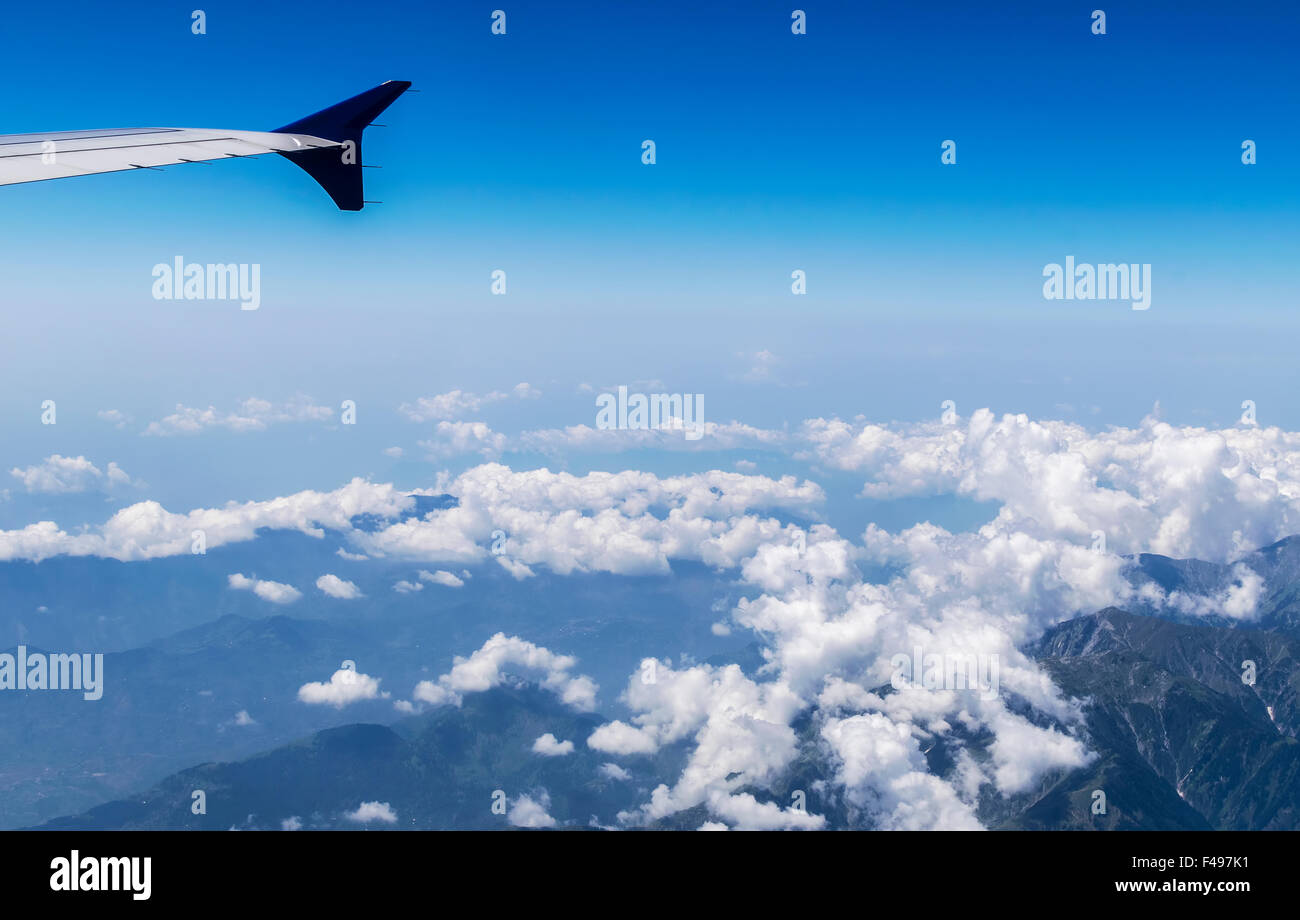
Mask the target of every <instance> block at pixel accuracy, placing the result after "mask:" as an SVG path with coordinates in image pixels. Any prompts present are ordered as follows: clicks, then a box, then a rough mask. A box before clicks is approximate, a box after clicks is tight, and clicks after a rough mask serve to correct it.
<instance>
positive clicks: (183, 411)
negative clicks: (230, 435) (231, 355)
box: [143, 395, 334, 437]
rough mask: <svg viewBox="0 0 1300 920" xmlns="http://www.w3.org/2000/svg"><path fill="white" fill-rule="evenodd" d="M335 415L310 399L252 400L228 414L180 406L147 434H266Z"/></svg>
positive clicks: (241, 404) (328, 408)
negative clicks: (222, 431) (219, 431)
mask: <svg viewBox="0 0 1300 920" xmlns="http://www.w3.org/2000/svg"><path fill="white" fill-rule="evenodd" d="M333 415H334V410H333V409H331V408H330V407H329V406H318V405H316V404H315V403H314V402H313V401H312V400H311V399H310V398H309V397H306V396H301V395H300V396H296V397H294V398H293V399H291V400H289V401H288V402H285V403H280V404H278V405H277V404H275V403H271V402H269V401H267V400H265V399H258V398H256V397H249V398H248V399H245V400H243V401H242V402H241V403H239V404H238V406H237V407H236V408H235V409H233V410H230V411H227V412H220V411H218V410H217V409H216V408H215V407H214V406H208V407H207V408H206V409H198V408H194V407H191V406H183V405H177V406H176V411H175V412H173V413H172V414H171V415H168V416H166V417H164V418H162V419H159V420H158V421H156V422H150V423H149V425H148V427H146V428H145V430H144V432H143V434H145V435H152V436H157V437H167V436H171V435H177V434H198V433H199V432H201V431H204V430H206V429H209V428H224V429H226V430H227V431H235V432H246V431H264V430H266V429H267V428H269V427H270V426H271V425H275V424H279V423H283V422H323V421H328V420H329V419H330V418H332V417H333Z"/></svg>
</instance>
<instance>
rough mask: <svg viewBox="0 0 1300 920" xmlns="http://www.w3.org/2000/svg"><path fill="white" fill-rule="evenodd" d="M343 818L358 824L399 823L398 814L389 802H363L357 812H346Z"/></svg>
mask: <svg viewBox="0 0 1300 920" xmlns="http://www.w3.org/2000/svg"><path fill="white" fill-rule="evenodd" d="M343 817H344V818H346V819H347V820H349V821H355V822H356V823H358V824H373V823H375V822H379V823H381V824H396V823H397V812H395V811H393V807H392V806H391V805H389V804H388V803H387V802H362V803H361V804H360V805H358V806H357V809H356V811H348V812H344V813H343Z"/></svg>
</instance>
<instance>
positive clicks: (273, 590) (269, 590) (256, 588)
mask: <svg viewBox="0 0 1300 920" xmlns="http://www.w3.org/2000/svg"><path fill="white" fill-rule="evenodd" d="M226 581H227V582H228V583H229V584H230V587H232V588H234V589H235V590H236V591H252V592H253V593H254V594H256V595H257V596H258V597H260V598H261V599H262V600H264V601H270V602H271V603H272V604H292V603H293V602H294V601H296V600H298V599H299V598H300V597H302V592H301V591H299V590H298V589H297V588H295V587H294V586H293V585H286V584H284V583H282V582H278V581H264V580H263V579H260V578H249V577H248V576H247V575H242V574H240V573H239V572H235V573H233V574H231V575H230V576H229V577H228V578H227V579H226Z"/></svg>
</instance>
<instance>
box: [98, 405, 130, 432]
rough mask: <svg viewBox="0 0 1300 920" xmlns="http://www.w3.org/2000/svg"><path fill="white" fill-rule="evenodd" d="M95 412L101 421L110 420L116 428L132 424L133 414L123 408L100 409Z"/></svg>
mask: <svg viewBox="0 0 1300 920" xmlns="http://www.w3.org/2000/svg"><path fill="white" fill-rule="evenodd" d="M95 414H96V416H98V417H99V420H100V421H101V422H108V423H109V424H110V425H112V426H113V427H114V428H118V429H121V428H125V427H126V426H127V425H129V424H131V416H130V415H129V414H128V413H126V412H123V411H122V410H121V409H100V410H99V411H98V412H97V413H95Z"/></svg>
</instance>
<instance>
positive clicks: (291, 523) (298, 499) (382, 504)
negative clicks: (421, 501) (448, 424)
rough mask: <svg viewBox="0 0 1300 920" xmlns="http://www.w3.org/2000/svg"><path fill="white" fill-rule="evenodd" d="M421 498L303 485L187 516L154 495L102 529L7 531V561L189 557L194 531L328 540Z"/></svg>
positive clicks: (234, 537)
mask: <svg viewBox="0 0 1300 920" xmlns="http://www.w3.org/2000/svg"><path fill="white" fill-rule="evenodd" d="M413 503H414V499H413V498H412V497H411V496H410V495H409V494H407V493H405V492H401V491H399V490H398V489H396V488H394V487H393V486H392V485H391V484H384V485H377V484H374V483H370V482H366V481H365V480H362V479H354V480H352V482H351V483H349V484H348V485H346V486H343V487H342V488H339V489H335V490H334V491H332V492H315V491H311V490H308V491H304V492H297V493H295V494H293V495H287V496H282V497H279V498H274V499H271V500H269V501H261V502H244V503H242V504H240V503H237V502H230V503H228V504H227V505H225V506H224V507H221V508H199V509H196V510H194V511H190V512H188V513H184V514H178V513H175V512H171V511H168V510H167V509H165V508H164V507H163V506H162V505H160V504H159V503H158V502H155V501H144V502H137V503H135V504H133V505H129V506H127V507H125V508H123V509H121V510H120V511H118V512H117V513H116V514H114V515H113V516H112V517H111V518H109V520H108V521H107V522H106V523H105V524H103V525H101V526H100V527H98V528H85V529H83V530H79V531H78V532H76V533H68V532H67V531H65V530H63V529H61V528H60V527H59V526H58V525H57V524H55V523H54V522H53V521H41V522H39V523H36V524H29V525H28V526H26V527H24V528H22V529H20V530H0V561H9V560H13V559H27V560H30V561H32V562H39V561H41V560H42V559H48V558H50V557H52V556H62V555H66V556H103V557H106V558H110V559H118V560H121V561H123V562H129V561H135V560H141V559H157V558H161V557H164V556H179V555H187V554H189V553H190V552H191V547H192V545H193V540H194V533H195V531H201V532H202V533H203V535H204V538H205V540H206V542H207V547H208V549H212V548H214V547H217V546H222V545H225V544H228V543H236V542H241V541H246V540H252V539H253V538H254V537H255V536H256V535H257V531H258V530H260V529H262V528H266V529H270V530H296V531H299V532H301V533H305V534H307V535H308V536H312V537H317V538H323V537H324V536H325V528H330V529H332V530H336V531H341V532H345V533H347V532H351V531H352V524H351V520H352V518H353V517H354V516H356V515H361V514H369V515H374V516H376V517H380V518H393V517H396V516H398V515H399V514H400V513H401V512H402V511H405V510H406V509H407V508H409V507H410V506H411V505H412V504H413Z"/></svg>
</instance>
